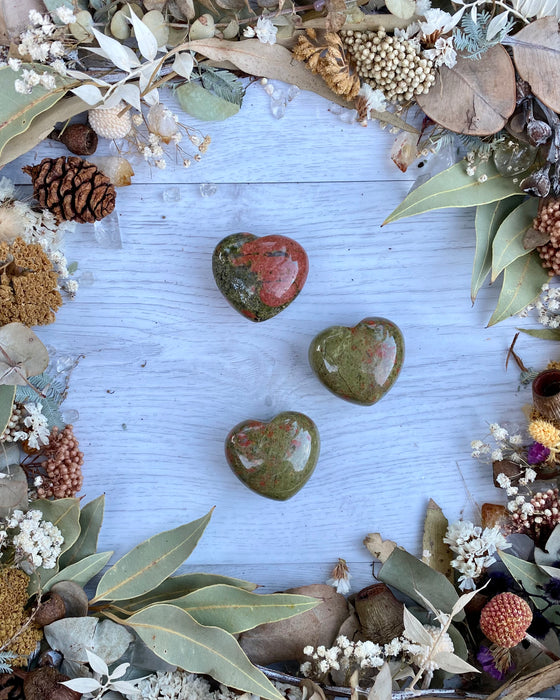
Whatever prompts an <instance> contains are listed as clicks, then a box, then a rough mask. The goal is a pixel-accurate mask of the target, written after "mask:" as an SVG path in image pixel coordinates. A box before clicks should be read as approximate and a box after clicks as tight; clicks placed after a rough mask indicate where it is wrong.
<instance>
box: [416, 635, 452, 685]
mask: <svg viewBox="0 0 560 700" xmlns="http://www.w3.org/2000/svg"><path fill="white" fill-rule="evenodd" d="M423 627H424V630H425V631H426V632H427V633H428V634H429V635H430V637H431V638H432V640H433V642H432V644H414V643H411V644H409V645H408V649H407V651H408V656H409V660H410V662H411V663H413V664H415V665H416V666H418V667H420V668H423V669H424V672H426V673H427V674H430V677H431V674H433V672H434V671H437V670H438V668H439V666H438V663H437V661H436V659H437V655H438V654H441V653H442V652H446V653H448V654H452V653H453V651H454V647H453V641H452V639H451V637H450V636H449V635H448V634H447V632H443V631H442V630H441V628H440V627H435V626H434V625H423Z"/></svg>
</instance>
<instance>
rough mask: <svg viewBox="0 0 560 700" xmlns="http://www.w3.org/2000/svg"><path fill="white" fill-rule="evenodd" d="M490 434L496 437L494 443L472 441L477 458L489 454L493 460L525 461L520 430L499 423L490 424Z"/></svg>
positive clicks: (521, 462)
mask: <svg viewBox="0 0 560 700" xmlns="http://www.w3.org/2000/svg"><path fill="white" fill-rule="evenodd" d="M489 430H490V436H491V437H492V438H493V439H494V443H495V444H494V445H493V446H492V445H490V444H489V443H487V442H483V441H482V440H473V441H472V442H471V450H472V456H473V457H475V458H476V459H480V458H484V457H487V456H489V457H490V459H491V461H492V462H500V461H501V460H503V459H509V460H511V461H512V462H517V463H518V464H523V463H524V456H523V455H524V451H523V443H524V438H523V435H522V434H521V433H520V432H519V431H518V430H512V431H511V432H510V430H509V429H508V428H506V427H505V426H502V425H500V424H499V423H492V424H491V425H490V428H489Z"/></svg>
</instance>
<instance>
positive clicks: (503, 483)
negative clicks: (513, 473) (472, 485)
mask: <svg viewBox="0 0 560 700" xmlns="http://www.w3.org/2000/svg"><path fill="white" fill-rule="evenodd" d="M496 481H497V483H498V486H499V487H500V488H502V489H507V488H508V487H509V486H511V479H510V478H509V476H506V475H505V474H504V473H503V472H500V474H498V476H497V477H496Z"/></svg>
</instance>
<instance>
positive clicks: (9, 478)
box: [0, 464, 28, 518]
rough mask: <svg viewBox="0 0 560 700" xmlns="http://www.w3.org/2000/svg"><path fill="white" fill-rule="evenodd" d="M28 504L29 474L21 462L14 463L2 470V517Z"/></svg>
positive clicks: (0, 500) (0, 476)
mask: <svg viewBox="0 0 560 700" xmlns="http://www.w3.org/2000/svg"><path fill="white" fill-rule="evenodd" d="M27 504H28V499H27V476H26V475H25V472H24V471H23V469H22V468H21V467H20V466H19V464H12V465H11V466H9V467H7V468H6V469H3V470H2V471H1V472H0V518H5V517H7V516H8V515H10V513H11V512H12V511H13V510H14V509H15V508H24V509H25V508H27Z"/></svg>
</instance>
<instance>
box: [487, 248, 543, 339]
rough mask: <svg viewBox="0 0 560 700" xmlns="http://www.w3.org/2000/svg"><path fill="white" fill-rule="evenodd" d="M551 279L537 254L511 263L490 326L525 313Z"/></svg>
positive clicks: (505, 274)
mask: <svg viewBox="0 0 560 700" xmlns="http://www.w3.org/2000/svg"><path fill="white" fill-rule="evenodd" d="M549 279H550V277H549V276H548V273H547V272H546V270H544V269H543V266H542V265H541V261H540V258H539V256H538V255H537V254H536V253H535V252H531V253H528V254H526V255H524V256H523V257H522V258H517V260H514V261H513V262H512V263H510V264H509V265H508V266H507V267H506V269H505V270H504V280H503V282H502V291H501V292H500V296H499V298H498V304H497V306H496V310H495V311H494V313H493V314H492V318H491V319H490V321H489V322H488V325H489V326H493V325H494V324H495V323H499V322H500V321H503V320H504V319H506V318H509V316H514V315H515V314H517V313H519V312H520V311H523V309H524V308H525V307H526V306H528V305H529V304H531V303H532V302H533V301H535V299H536V298H537V297H538V296H539V295H540V293H541V291H542V286H543V284H545V283H546V282H548V281H549Z"/></svg>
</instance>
